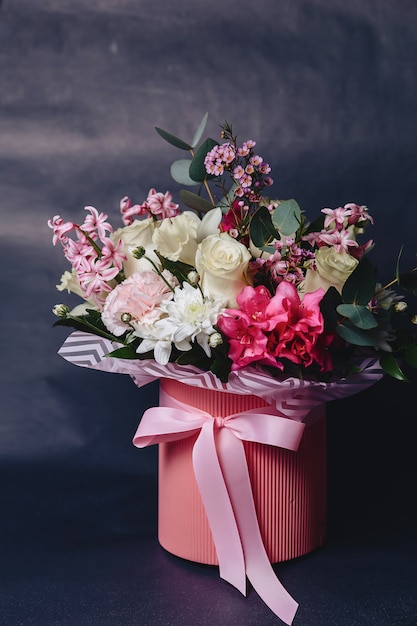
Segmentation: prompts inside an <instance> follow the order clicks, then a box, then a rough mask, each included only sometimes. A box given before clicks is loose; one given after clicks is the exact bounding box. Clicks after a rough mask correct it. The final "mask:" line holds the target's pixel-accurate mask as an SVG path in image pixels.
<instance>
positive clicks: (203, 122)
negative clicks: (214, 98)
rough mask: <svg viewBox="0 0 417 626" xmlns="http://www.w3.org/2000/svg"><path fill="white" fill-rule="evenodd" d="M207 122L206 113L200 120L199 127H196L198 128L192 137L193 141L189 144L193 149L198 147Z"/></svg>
mask: <svg viewBox="0 0 417 626" xmlns="http://www.w3.org/2000/svg"><path fill="white" fill-rule="evenodd" d="M207 120H208V113H206V114H205V115H204V117H203V119H202V120H201V122H200V124H199V126H198V128H197V130H196V132H195V135H194V137H193V140H192V142H191V145H192V147H193V148H195V147H196V146H197V145H198V142H199V141H200V139H201V136H202V134H203V133H204V129H205V127H206V124H207Z"/></svg>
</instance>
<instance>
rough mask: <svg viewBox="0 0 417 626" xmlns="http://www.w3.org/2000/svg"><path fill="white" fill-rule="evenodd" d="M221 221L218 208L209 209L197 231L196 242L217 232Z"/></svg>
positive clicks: (220, 211)
mask: <svg viewBox="0 0 417 626" xmlns="http://www.w3.org/2000/svg"><path fill="white" fill-rule="evenodd" d="M221 221H222V210H221V208H220V207H216V208H215V209H211V211H208V213H206V214H205V216H204V217H203V219H202V220H201V223H200V225H199V227H198V230H197V242H198V243H200V241H203V239H205V238H206V237H208V236H209V235H215V234H216V233H218V232H219V224H220V222H221Z"/></svg>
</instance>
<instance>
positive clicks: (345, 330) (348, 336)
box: [336, 320, 376, 347]
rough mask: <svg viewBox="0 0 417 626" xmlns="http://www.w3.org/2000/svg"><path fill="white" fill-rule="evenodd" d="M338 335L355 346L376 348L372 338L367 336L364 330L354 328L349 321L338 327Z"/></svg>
mask: <svg viewBox="0 0 417 626" xmlns="http://www.w3.org/2000/svg"><path fill="white" fill-rule="evenodd" d="M336 330H337V333H338V334H339V335H340V337H342V339H344V340H345V341H347V342H348V343H351V344H353V345H354V346H373V347H376V342H375V341H374V339H372V337H370V336H369V335H367V334H366V333H365V332H364V331H363V330H362V329H360V328H357V327H356V326H353V324H352V323H351V322H350V321H349V320H344V321H343V322H341V323H340V324H338V325H337V326H336Z"/></svg>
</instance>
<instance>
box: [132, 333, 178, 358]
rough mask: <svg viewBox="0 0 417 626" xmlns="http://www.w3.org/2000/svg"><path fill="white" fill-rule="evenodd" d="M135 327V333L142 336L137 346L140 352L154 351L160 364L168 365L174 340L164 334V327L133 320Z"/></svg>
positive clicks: (137, 350)
mask: <svg viewBox="0 0 417 626" xmlns="http://www.w3.org/2000/svg"><path fill="white" fill-rule="evenodd" d="M131 325H132V326H133V327H134V329H135V330H134V331H133V335H135V336H136V337H140V338H141V339H142V342H141V343H140V345H139V346H138V347H137V348H136V352H137V353H138V354H146V353H147V352H152V351H153V353H154V359H155V361H156V362H157V363H159V364H160V365H166V364H167V363H168V361H169V357H170V356H171V352H172V342H171V338H170V337H166V336H165V335H164V330H163V329H162V328H157V326H156V324H141V323H139V322H131Z"/></svg>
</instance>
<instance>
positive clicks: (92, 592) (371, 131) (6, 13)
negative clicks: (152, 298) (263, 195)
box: [0, 0, 417, 626]
mask: <svg viewBox="0 0 417 626" xmlns="http://www.w3.org/2000/svg"><path fill="white" fill-rule="evenodd" d="M416 26H417V4H416V3H415V2H414V1H412V0H402V1H401V2H398V3H393V2H389V1H384V0H381V1H378V0H368V1H366V0H365V1H364V0H362V1H359V0H353V1H351V2H349V3H346V2H344V1H343V2H342V1H341V0H312V1H301V0H293V1H291V2H284V1H283V0H258V2H249V1H248V0H228V2H220V1H219V0H213V1H212V2H210V3H206V2H205V3H202V2H191V1H189V2H187V1H186V0H175V2H169V0H164V1H160V2H155V1H154V2H151V1H150V0H138V1H134V0H96V1H95V2H88V1H87V0H61V1H59V0H56V1H54V0H26V1H25V0H8V1H7V0H6V1H4V2H3V4H1V8H0V211H1V222H0V255H1V257H0V258H1V268H2V271H1V274H0V277H1V278H0V280H1V294H2V300H1V303H2V306H1V308H0V311H1V324H0V328H1V336H2V341H1V351H0V354H1V377H0V381H1V382H0V384H1V396H0V397H1V418H0V471H1V482H0V490H1V491H0V506H1V511H0V530H1V545H0V549H1V551H2V556H1V561H0V562H1V566H0V576H1V578H2V582H1V586H0V622H1V623H2V624H5V626H15V625H22V626H29V625H34V626H52V625H53V626H98V625H100V626H103V625H106V626H107V625H109V626H110V625H117V626H134V625H139V624H140V625H142V624H145V625H149V626H151V625H153V624H160V623H161V624H162V623H164V624H185V625H188V624H190V625H191V624H231V625H232V624H233V625H235V624H237V623H239V624H242V625H245V626H246V625H249V626H250V625H255V624H273V623H278V620H276V619H275V618H274V616H273V615H272V614H271V612H270V611H269V610H268V609H267V608H266V607H265V606H264V605H263V603H262V602H261V601H260V600H259V598H258V597H257V596H256V594H254V593H252V592H251V593H250V594H249V597H248V598H247V599H244V598H243V597H241V596H240V594H239V593H238V592H237V591H235V590H234V589H233V588H231V587H229V586H228V585H227V584H226V583H224V582H222V581H220V580H219V579H218V574H217V571H216V569H215V568H207V567H202V566H198V565H194V564H189V563H185V562H183V561H181V560H180V559H176V558H175V557H172V556H170V555H168V554H166V553H165V552H164V551H163V550H162V549H161V548H159V546H158V544H157V538H156V515H157V514H156V454H157V451H156V450H155V449H148V450H142V451H139V450H137V449H135V448H134V447H133V445H132V444H131V439H132V437H133V434H134V432H135V430H136V427H137V424H138V422H139V419H140V416H141V415H142V413H143V411H144V409H145V408H146V407H147V406H150V405H152V404H155V403H156V402H157V391H158V388H157V385H156V384H154V385H152V386H150V387H148V388H147V389H145V390H142V391H138V390H137V389H136V388H135V387H134V385H133V383H132V382H131V381H130V379H128V378H127V377H123V376H115V375H109V374H103V373H97V372H91V371H87V370H82V369H79V368H76V367H75V366H71V365H69V364H67V363H66V362H64V361H63V360H62V359H61V358H60V357H59V356H57V354H56V352H57V350H58V348H59V346H60V345H61V343H62V341H63V340H64V338H65V336H66V335H67V333H66V331H64V330H63V329H52V328H51V325H52V323H53V321H54V318H53V316H52V314H51V308H52V306H53V305H54V304H55V303H56V302H59V301H63V300H64V296H63V294H60V293H59V292H56V290H55V285H56V284H57V282H59V277H60V275H61V273H62V272H63V271H64V270H65V269H68V266H67V264H66V262H65V260H64V259H63V257H62V254H61V251H60V249H59V248H53V247H52V244H51V231H50V230H49V229H48V228H47V226H46V222H47V220H48V219H49V218H50V217H52V216H53V215H55V214H61V215H62V216H63V218H64V219H67V220H77V219H82V218H80V216H82V214H83V207H84V206H85V205H93V206H95V207H96V208H97V209H99V210H101V211H104V212H106V213H108V214H109V216H110V218H111V221H113V223H116V221H117V219H118V203H119V200H120V198H121V197H122V196H124V195H129V196H131V197H132V199H134V200H135V201H138V202H142V201H143V200H144V198H145V197H146V195H147V192H148V189H149V188H150V187H156V188H157V189H158V190H160V191H166V190H167V189H171V190H172V191H173V192H174V195H175V194H177V193H178V190H179V187H178V186H177V185H175V184H174V183H173V182H172V181H171V179H170V175H169V166H170V164H171V162H172V161H173V160H174V159H175V158H179V157H181V156H182V155H181V153H180V152H178V151H177V150H176V149H174V148H173V147H171V146H169V145H168V144H166V143H165V142H164V141H163V140H162V139H161V138H160V137H159V136H158V135H157V134H156V132H155V130H154V127H155V126H161V127H162V128H165V129H167V130H170V131H172V132H174V133H175V134H177V135H179V136H181V137H183V138H184V139H186V140H190V139H191V137H192V135H193V133H194V130H195V128H196V126H197V124H198V123H199V121H200V119H201V118H202V116H203V114H204V113H205V112H206V111H208V112H209V124H208V131H207V132H208V134H210V135H211V136H213V137H214V138H215V139H218V138H219V134H218V133H219V124H220V123H222V122H223V121H224V120H227V121H229V122H231V123H232V124H233V127H234V130H235V132H236V133H237V134H238V137H239V138H240V139H242V140H244V139H247V138H253V139H255V140H256V141H257V142H258V149H259V152H260V154H262V155H263V156H264V158H265V159H266V160H267V161H269V163H270V164H271V166H272V168H273V172H272V173H273V177H274V180H275V184H274V187H273V195H274V196H276V197H280V198H290V197H295V198H296V199H297V200H298V202H299V203H300V205H301V207H302V208H303V209H304V210H305V211H306V213H307V215H308V216H309V217H311V218H314V217H316V216H317V214H318V212H319V211H320V209H321V208H323V207H325V206H330V207H336V206H340V205H343V204H345V203H346V202H357V203H359V204H366V205H367V206H368V207H369V209H370V212H371V214H372V215H373V216H374V219H375V227H374V229H373V236H374V238H375V240H376V247H375V249H374V251H373V252H372V258H373V260H374V261H375V263H377V264H378V266H379V268H380V279H381V281H387V280H389V279H390V278H391V277H392V275H393V271H394V266H395V263H396V259H397V255H398V252H399V249H400V247H401V245H402V244H404V245H405V252H404V255H403V259H404V269H405V268H407V267H409V266H411V264H413V266H414V265H416V264H417V263H416V262H415V254H416V250H417V242H416V232H417V231H416V197H417V176H416V165H417V150H416V147H417V133H416V122H417V112H416V97H417V73H416V61H417V35H416ZM414 390H415V384H412V385H401V384H400V383H396V382H394V381H391V380H383V381H382V382H381V383H378V384H377V385H376V386H375V387H374V388H373V389H371V390H369V391H366V392H363V393H361V394H360V395H359V396H356V397H354V398H350V399H348V400H346V401H343V402H333V403H331V404H330V405H329V407H328V416H329V417H328V435H329V437H328V439H329V441H328V447H329V537H328V541H327V543H326V545H325V547H324V548H323V549H321V550H320V551H317V552H315V553H313V554H312V555H309V556H308V557H305V558H303V559H299V560H297V561H294V562H291V563H287V564H283V565H280V566H277V567H276V571H277V573H278V574H279V576H280V578H281V580H282V582H283V583H284V584H285V585H286V586H287V588H288V589H289V591H290V592H291V593H293V595H294V596H295V597H296V598H297V600H298V601H299V602H300V604H301V606H300V609H299V612H298V614H297V616H296V619H295V621H294V626H327V625H330V624H332V625H335V626H356V625H358V626H368V625H370V624H375V625H376V626H415V625H416V624H417V605H416V580H417V571H416V556H417V553H416V521H417V517H416V514H415V504H414V501H415V484H416V470H415V443H414V438H413V437H414V435H413V428H414V424H415V418H416V409H415V402H414V397H415V393H414Z"/></svg>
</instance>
